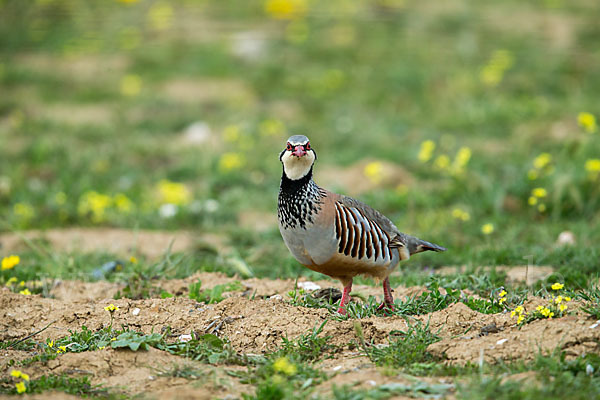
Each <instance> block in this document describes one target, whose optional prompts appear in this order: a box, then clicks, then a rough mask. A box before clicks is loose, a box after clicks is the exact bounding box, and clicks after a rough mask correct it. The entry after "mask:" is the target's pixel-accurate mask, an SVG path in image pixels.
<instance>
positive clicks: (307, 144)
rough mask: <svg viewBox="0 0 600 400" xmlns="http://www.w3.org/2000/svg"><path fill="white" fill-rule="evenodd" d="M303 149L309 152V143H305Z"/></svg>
mask: <svg viewBox="0 0 600 400" xmlns="http://www.w3.org/2000/svg"><path fill="white" fill-rule="evenodd" d="M304 148H305V149H306V150H310V142H309V143H306V146H304Z"/></svg>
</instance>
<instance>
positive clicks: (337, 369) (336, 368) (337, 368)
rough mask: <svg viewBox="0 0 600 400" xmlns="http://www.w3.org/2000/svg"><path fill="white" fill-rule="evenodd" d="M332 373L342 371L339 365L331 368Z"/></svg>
mask: <svg viewBox="0 0 600 400" xmlns="http://www.w3.org/2000/svg"><path fill="white" fill-rule="evenodd" d="M332 369H333V370H334V371H339V370H340V369H342V366H341V365H338V366H337V367H333V368H332Z"/></svg>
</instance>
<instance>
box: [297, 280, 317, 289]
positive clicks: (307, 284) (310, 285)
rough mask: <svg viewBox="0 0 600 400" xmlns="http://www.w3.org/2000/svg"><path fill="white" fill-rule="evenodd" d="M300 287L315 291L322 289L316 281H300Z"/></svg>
mask: <svg viewBox="0 0 600 400" xmlns="http://www.w3.org/2000/svg"><path fill="white" fill-rule="evenodd" d="M298 287H299V288H300V289H304V290H306V291H313V290H319V289H321V286H319V285H317V284H316V283H314V282H310V281H309V282H298Z"/></svg>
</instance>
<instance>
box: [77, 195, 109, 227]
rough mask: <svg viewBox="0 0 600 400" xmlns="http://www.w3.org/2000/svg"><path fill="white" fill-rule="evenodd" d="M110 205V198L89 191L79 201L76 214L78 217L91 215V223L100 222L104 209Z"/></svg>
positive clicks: (102, 218)
mask: <svg viewBox="0 0 600 400" xmlns="http://www.w3.org/2000/svg"><path fill="white" fill-rule="evenodd" d="M111 204H112V198H111V197H110V196H107V195H105V194H101V193H98V192H96V191H95V190H90V191H87V192H85V193H84V194H83V195H82V196H81V198H80V199H79V204H78V205H77V212H78V213H79V215H88V214H90V215H91V218H92V221H94V222H102V221H103V220H104V216H105V213H106V209H107V208H108V207H110V206H111Z"/></svg>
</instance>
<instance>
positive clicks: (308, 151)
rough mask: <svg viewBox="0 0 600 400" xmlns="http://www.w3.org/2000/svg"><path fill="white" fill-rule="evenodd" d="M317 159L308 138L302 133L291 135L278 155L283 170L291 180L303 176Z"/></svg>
mask: <svg viewBox="0 0 600 400" xmlns="http://www.w3.org/2000/svg"><path fill="white" fill-rule="evenodd" d="M316 159H317V153H315V151H314V150H313V149H312V147H310V142H309V141H308V138H307V137H306V136H303V135H294V136H291V137H290V138H289V139H288V140H287V143H286V146H285V149H284V150H283V151H282V152H281V154H280V155H279V160H281V163H282V164H283V172H284V173H285V175H286V176H287V177H288V178H289V179H291V180H294V181H295V180H298V179H302V178H304V177H305V176H306V175H307V174H308V173H309V172H310V171H311V168H312V166H313V164H314V162H315V160H316Z"/></svg>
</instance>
